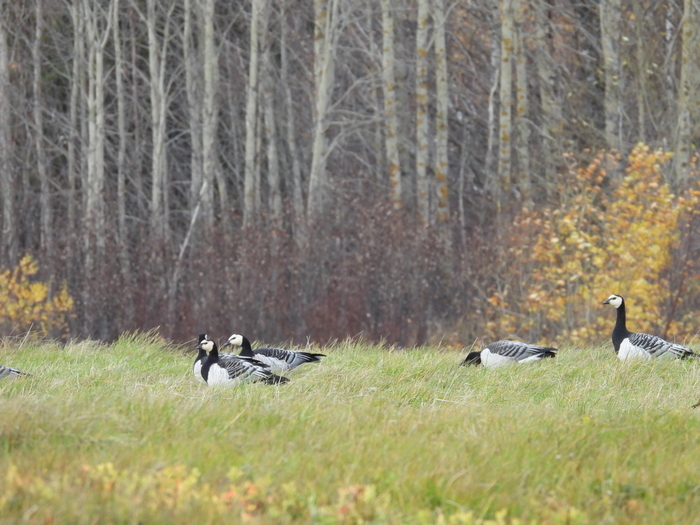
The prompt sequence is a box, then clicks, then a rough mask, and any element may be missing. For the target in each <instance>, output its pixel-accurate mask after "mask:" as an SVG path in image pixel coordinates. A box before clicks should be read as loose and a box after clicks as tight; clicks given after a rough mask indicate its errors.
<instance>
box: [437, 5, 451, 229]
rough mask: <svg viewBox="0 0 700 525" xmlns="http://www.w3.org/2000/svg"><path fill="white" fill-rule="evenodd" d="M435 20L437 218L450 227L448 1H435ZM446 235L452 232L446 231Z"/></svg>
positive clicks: (439, 221)
mask: <svg viewBox="0 0 700 525" xmlns="http://www.w3.org/2000/svg"><path fill="white" fill-rule="evenodd" d="M433 1H434V4H433V6H434V11H433V13H434V14H433V21H434V23H435V95H436V104H437V110H436V112H435V170H434V171H435V189H436V191H437V206H436V218H437V222H438V224H444V225H447V220H448V219H449V188H448V179H447V176H448V173H449V161H448V157H447V143H448V139H449V120H448V111H449V107H450V93H449V88H448V84H447V39H446V37H445V33H446V30H445V25H446V24H447V17H446V14H445V3H444V0H433ZM442 233H443V235H444V236H445V239H447V237H446V235H447V234H448V233H449V232H448V231H447V229H446V228H442Z"/></svg>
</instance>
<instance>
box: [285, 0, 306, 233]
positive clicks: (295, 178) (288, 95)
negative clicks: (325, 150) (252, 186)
mask: <svg viewBox="0 0 700 525" xmlns="http://www.w3.org/2000/svg"><path fill="white" fill-rule="evenodd" d="M289 4H290V0H285V2H284V10H283V13H282V17H281V20H282V22H281V24H282V29H281V40H282V43H281V50H280V51H281V53H280V58H281V66H280V75H281V82H280V84H281V86H280V87H281V88H282V89H283V90H284V96H285V102H286V106H287V108H286V109H287V122H286V125H285V130H286V138H287V147H288V148H289V156H290V157H291V162H292V170H291V181H290V182H291V187H292V206H293V209H294V228H295V229H294V236H295V238H296V240H297V241H300V240H301V235H300V232H299V230H300V228H301V225H302V224H303V219H304V196H303V190H302V179H301V162H300V159H299V151H298V148H297V139H296V134H297V133H296V126H295V124H294V123H295V117H294V98H293V96H292V89H291V82H290V76H289V68H290V58H289V52H288V47H289V42H288V40H289V27H288V21H287V10H288V9H289V6H290V5H289Z"/></svg>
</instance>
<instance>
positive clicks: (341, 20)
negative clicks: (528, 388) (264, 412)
mask: <svg viewBox="0 0 700 525" xmlns="http://www.w3.org/2000/svg"><path fill="white" fill-rule="evenodd" d="M1 5H2V13H1V16H0V191H1V193H2V202H1V203H0V204H1V205H2V233H1V237H0V250H1V259H0V266H2V267H4V268H7V269H11V268H17V265H18V264H19V263H20V260H21V259H22V257H23V255H24V254H26V253H31V254H33V255H34V256H35V258H36V260H37V261H38V263H39V276H40V278H41V279H43V281H44V282H46V283H48V292H47V294H48V296H49V297H50V296H53V295H56V294H59V293H61V290H62V286H63V285H64V284H66V285H67V290H68V292H69V293H70V294H71V296H72V301H73V302H72V303H71V304H72V314H71V316H69V317H68V321H67V323H68V326H67V327H64V329H65V331H66V332H67V333H70V334H71V335H72V336H86V335H89V336H91V337H99V338H111V337H114V336H116V335H118V334H119V333H121V332H122V331H124V330H131V329H136V328H143V329H149V328H152V327H155V326H160V327H161V331H162V332H163V333H164V334H165V335H166V336H169V337H172V338H175V339H189V338H191V337H192V336H193V334H196V333H198V332H200V331H202V330H205V329H206V330H212V331H214V332H215V333H217V334H225V333H228V332H229V331H231V330H233V329H235V330H237V331H240V332H243V333H246V334H249V335H250V336H251V337H253V338H261V339H265V340H268V341H271V340H285V339H287V340H290V339H294V340H297V341H303V340H305V339H306V338H307V337H311V338H313V339H314V340H316V341H324V340H327V339H331V338H342V337H344V336H346V335H356V334H360V333H362V334H364V336H365V337H367V338H369V339H385V340H387V341H389V342H397V343H399V344H403V345H411V344H420V343H423V342H426V341H430V340H435V339H439V338H444V337H447V338H448V339H454V340H455V341H457V340H461V341H463V342H465V341H470V340H471V339H473V338H474V337H477V336H487V337H503V336H506V335H512V336H519V337H525V338H541V337H555V336H557V335H558V334H560V333H561V330H564V331H565V332H566V333H567V334H569V335H572V336H574V337H581V338H585V337H590V336H591V335H595V334H590V333H583V332H577V331H576V326H577V325H579V324H581V323H589V324H590V323H593V322H594V321H595V319H596V316H597V315H598V314H597V312H596V311H595V310H591V308H592V307H591V304H595V302H596V301H598V300H600V299H604V298H605V297H607V296H608V295H609V293H611V292H618V293H622V294H623V295H624V294H630V295H632V296H634V294H635V293H636V294H637V296H640V295H643V296H644V297H645V301H647V302H648V304H649V305H651V306H652V311H653V312H654V313H655V315H651V314H649V315H648V316H647V317H648V319H643V321H644V322H648V323H650V324H652V325H653V324H654V323H663V324H662V325H660V326H655V328H659V329H660V330H668V329H669V328H674V329H675V330H679V331H680V333H681V334H690V333H694V330H693V328H692V324H693V323H692V321H693V314H692V312H693V311H694V310H695V309H696V308H697V307H698V302H699V297H700V290H698V289H697V285H696V284H694V283H695V282H696V281H697V274H698V264H697V262H696V261H698V260H700V257H698V255H700V253H699V252H700V243H698V241H697V240H696V236H695V235H694V232H695V229H696V228H697V225H696V224H695V222H697V218H696V216H695V215H694V207H693V205H689V204H688V203H691V202H693V199H694V198H696V195H695V194H694V193H692V192H693V191H694V189H697V181H698V178H699V177H698V173H697V170H696V168H695V164H694V162H695V161H694V158H693V152H694V151H695V145H696V144H695V143H696V141H697V137H698V126H697V122H698V117H699V115H698V112H699V111H700V103H699V102H700V100H698V97H700V91H699V90H698V89H697V86H698V85H699V84H700V71H698V68H700V47H699V46H700V38H699V35H698V31H699V30H700V18H699V13H698V6H697V3H696V2H693V1H692V0H685V1H684V0H669V1H657V0H635V1H630V0H601V1H600V2H584V1H575V0H529V1H526V0H504V1H503V2H495V1H486V0H484V1H465V0H456V1H450V2H447V1H446V0H417V1H412V0H409V1H405V2H404V1H401V2H399V1H397V0H393V1H392V0H378V1H372V0H313V1H311V0H258V1H254V2H215V1H214V0H173V1H168V2H164V1H156V0H109V1H108V0H103V1H100V2H93V1H92V0H75V1H72V2H71V1H66V0H30V1H15V0H2V3H1ZM640 142H641V143H645V144H648V145H650V146H651V149H649V148H645V147H643V146H636V145H637V144H638V143H640ZM635 148H636V149H635ZM657 148H662V149H663V150H664V151H665V152H673V153H674V154H673V156H672V157H669V156H668V155H666V154H665V153H664V152H661V151H657ZM603 150H605V151H609V152H611V153H610V154H604V153H600V152H601V151H603ZM659 189H661V190H662V191H661V190H659ZM593 190H594V191H593ZM658 191H661V194H662V195H667V196H668V198H665V200H662V201H654V198H653V195H655V194H656V193H658ZM591 192H592V193H591ZM635 195H643V196H645V197H644V198H647V197H648V198H647V200H646V201H644V199H642V201H643V202H642V201H640V202H641V203H640V205H639V207H638V208H634V207H632V208H629V209H628V208H624V207H623V208H620V206H621V204H620V203H622V202H626V201H630V199H634V196H635ZM650 199H651V200H650ZM652 201H653V202H652ZM654 202H655V203H656V204H654ZM616 203H617V204H616ZM652 204H653V206H660V207H661V209H665V210H667V211H668V210H670V212H671V215H672V216H664V217H665V218H664V220H663V221H660V223H661V225H662V227H660V229H659V230H658V231H657V230H655V229H654V228H656V225H657V222H659V221H656V219H655V216H654V214H651V215H649V214H647V213H645V211H644V207H645V206H647V205H648V206H652ZM657 209H659V208H657ZM557 210H559V211H557ZM572 210H573V211H575V213H573V214H572V213H570V212H572ZM635 210H636V211H635ZM608 212H611V213H608ZM612 212H614V214H616V217H617V219H616V220H617V222H616V223H614V225H613V224H610V225H608V224H607V223H606V221H608V219H610V218H611V215H612V214H613V213H612ZM620 217H622V219H620ZM657 217H658V215H657ZM564 219H566V220H564ZM623 219H624V221H626V222H624V221H623ZM567 221H568V222H567ZM569 223H571V224H574V225H575V227H569V226H570V224H569ZM567 225H569V226H567ZM625 225H627V227H626V226H625ZM630 225H636V226H634V227H632V226H630ZM613 226H614V227H613ZM618 228H619V229H618ZM630 228H631V229H630ZM623 231H633V232H634V231H636V232H637V234H635V235H632V236H627V238H626V240H625V242H622V241H621V242H613V243H612V244H611V245H610V246H611V248H610V249H606V242H612V241H614V240H615V238H616V236H617V235H618V234H621V233H622V232H623ZM543 232H549V233H551V235H550V236H549V237H547V236H546V235H544V234H543ZM562 232H563V233H562ZM639 232H645V234H644V235H642V234H641V233H639ZM543 235H544V236H543ZM547 235H549V234H547ZM567 235H573V236H574V237H572V238H575V239H574V241H571V242H568V241H566V239H567V238H568V237H567ZM658 236H664V238H665V239H667V240H668V242H666V243H664V244H663V245H661V246H659V247H657V248H654V249H653V250H650V251H649V253H650V254H651V255H650V257H651V259H652V261H653V262H651V263H649V262H648V261H647V263H648V264H646V263H645V265H644V268H646V269H649V272H648V273H644V271H643V268H642V269H639V268H637V267H634V269H632V265H631V264H629V263H630V256H629V253H630V250H631V249H632V248H631V247H636V248H635V249H637V250H638V249H639V246H640V245H641V246H649V239H650V238H652V239H653V238H657V237H658ZM552 239H555V240H554V241H553V240H552ZM581 239H583V240H581ZM559 240H562V243H563V244H564V245H565V246H567V247H568V248H567V250H568V251H566V250H565V251H566V253H564V252H562V253H561V254H560V255H559V256H558V257H554V256H552V257H549V258H548V257H546V256H544V255H543V254H547V253H550V254H551V253H553V252H554V251H556V250H555V248H556V247H557V246H558V244H557V243H558V241H559ZM547 243H549V244H547ZM586 244H588V245H589V246H595V247H596V249H595V250H593V251H591V250H590V249H589V246H587V245H586ZM557 249H558V248H557ZM632 253H637V252H634V250H633V251H632ZM647 255H649V254H646V253H645V254H644V256H645V257H646V256H647ZM567 257H568V258H569V259H567ZM596 257H597V258H598V259H595V258H596ZM639 257H641V255H640V256H639ZM639 257H637V259H639ZM587 258H592V259H591V260H593V259H595V262H593V263H592V264H591V265H589V266H586V265H583V266H580V267H578V266H577V267H576V268H575V269H572V268H573V267H570V266H567V265H568V264H569V263H568V262H567V261H569V260H574V261H577V260H579V261H580V260H586V259H587ZM26 264H29V263H28V262H27V263H26ZM628 266H629V268H630V271H633V272H634V273H633V275H628V274H625V273H624V271H623V272H618V273H615V274H614V275H615V276H616V277H615V279H612V280H610V279H609V280H607V281H605V280H602V281H601V280H600V279H599V280H597V281H595V280H592V281H590V282H589V283H587V284H586V285H585V286H583V285H581V282H582V281H581V279H583V278H585V277H586V275H587V273H586V272H589V273H591V272H594V273H596V274H600V273H604V272H608V271H609V270H610V269H611V268H617V269H619V268H622V269H623V270H624V269H625V268H627V267H628ZM548 269H549V270H548ZM554 269H557V270H556V271H554ZM548 271H552V272H553V273H551V274H549V273H547V272H548ZM640 272H641V273H640ZM555 274H556V275H555ZM9 275H10V273H7V274H6V276H9ZM7 278H8V279H9V278H10V277H7ZM550 278H551V280H550ZM547 283H549V284H547ZM562 283H563V284H562ZM574 285H575V286H574ZM597 286H599V287H600V289H598V287H597ZM533 287H534V288H533ZM611 287H615V289H610V288H611ZM603 288H604V289H603ZM0 292H2V293H4V294H5V295H7V294H8V293H9V292H7V291H3V290H0ZM66 301H67V300H63V302H62V303H61V304H64V305H65V304H68V302H66ZM557 301H559V302H557ZM576 304H586V308H584V309H581V308H578V309H577V307H576ZM645 311H646V312H647V313H648V312H649V310H648V309H647V310H645ZM552 312H554V313H552ZM557 312H559V313H557ZM0 313H1V312H0ZM679 319H682V320H684V321H683V322H682V323H680V324H676V325H673V324H672V322H671V321H672V320H679ZM662 320H663V321H662ZM3 322H4V325H3V326H4V327H5V328H4V329H5V330H20V329H26V328H27V327H26V326H20V324H14V325H13V323H12V319H9V318H6V319H5V321H3ZM639 328H641V326H640V327H639ZM59 329H60V327H55V328H54V329H53V330H59ZM59 331H60V330H59ZM504 332H506V333H504ZM676 333H678V332H676Z"/></svg>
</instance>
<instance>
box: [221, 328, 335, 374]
mask: <svg viewBox="0 0 700 525" xmlns="http://www.w3.org/2000/svg"><path fill="white" fill-rule="evenodd" d="M221 346H222V348H224V347H226V346H235V347H238V348H240V349H241V352H240V354H239V355H240V356H242V357H249V358H251V359H256V360H258V361H260V362H261V363H263V364H265V365H267V366H269V367H270V371H271V372H272V373H273V374H284V373H285V372H289V371H291V370H294V369H296V368H299V367H300V366H301V365H304V364H306V363H318V362H319V361H320V360H321V358H322V357H325V354H314V353H311V352H302V351H299V350H285V349H283V348H253V347H252V346H251V344H250V341H249V340H248V338H247V337H245V336H243V335H241V334H232V335H231V337H229V338H228V340H227V341H226V342H225V343H224V344H223V345H221Z"/></svg>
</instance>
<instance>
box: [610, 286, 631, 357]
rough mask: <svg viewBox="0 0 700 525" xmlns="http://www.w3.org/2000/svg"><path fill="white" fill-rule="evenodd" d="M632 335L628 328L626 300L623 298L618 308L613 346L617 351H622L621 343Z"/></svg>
mask: <svg viewBox="0 0 700 525" xmlns="http://www.w3.org/2000/svg"><path fill="white" fill-rule="evenodd" d="M629 335H630V332H629V330H627V315H626V313H625V301H624V299H623V301H622V304H621V305H620V307H619V308H618V309H617V321H616V322H615V328H614V329H613V333H612V341H613V346H614V347H615V353H618V352H619V351H620V345H621V344H622V341H623V340H624V339H625V338H626V337H628V336H629Z"/></svg>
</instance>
